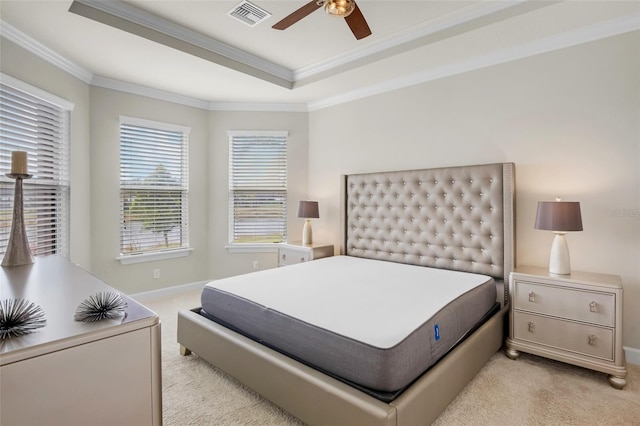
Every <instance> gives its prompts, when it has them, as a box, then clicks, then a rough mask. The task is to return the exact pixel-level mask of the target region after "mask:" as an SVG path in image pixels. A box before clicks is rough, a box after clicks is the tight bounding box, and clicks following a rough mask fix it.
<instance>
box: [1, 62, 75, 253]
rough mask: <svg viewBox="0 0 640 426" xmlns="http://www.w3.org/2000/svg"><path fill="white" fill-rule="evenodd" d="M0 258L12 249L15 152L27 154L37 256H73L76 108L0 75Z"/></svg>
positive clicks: (29, 218) (26, 185)
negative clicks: (72, 121)
mask: <svg viewBox="0 0 640 426" xmlns="http://www.w3.org/2000/svg"><path fill="white" fill-rule="evenodd" d="M1 77H2V83H0V142H1V143H0V146H1V148H0V170H2V173H1V176H0V255H2V256H3V255H4V252H5V251H6V248H7V245H8V244H9V235H10V232H11V221H12V217H13V200H14V188H15V181H14V180H13V179H10V178H8V177H6V176H5V173H7V172H9V170H11V152H12V151H26V152H27V158H28V171H29V174H32V175H33V177H32V178H31V179H25V180H24V181H23V212H24V222H25V227H26V232H27V238H28V239H29V246H30V248H31V253H32V254H33V255H34V256H39V255H48V254H59V255H62V256H65V257H68V256H69V235H70V231H69V205H70V201H69V116H70V112H71V110H72V109H73V104H72V103H70V102H68V101H66V100H64V99H60V98H58V97H56V96H54V95H51V94H49V93H46V92H44V91H42V90H40V89H38V88H35V87H33V86H30V85H28V84H25V83H23V82H21V81H19V80H16V79H14V78H12V77H10V76H6V75H4V74H2V75H1Z"/></svg>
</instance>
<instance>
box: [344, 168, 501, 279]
mask: <svg viewBox="0 0 640 426" xmlns="http://www.w3.org/2000/svg"><path fill="white" fill-rule="evenodd" d="M505 164H506V165H507V166H508V170H509V172H510V173H511V174H512V173H513V170H512V167H513V165H512V164H511V163H504V164H503V163H498V164H488V165H479V166H463V167H450V168H440V169H426V170H410V171H400V172H384V173H369V174H359V175H349V176H347V177H346V179H347V182H346V185H345V186H344V188H345V189H346V194H344V196H345V202H346V206H348V207H349V209H348V210H347V211H346V212H345V213H346V218H345V220H346V224H345V227H344V229H345V230H346V231H345V232H346V235H345V247H344V248H345V250H346V251H345V254H347V255H351V256H359V257H368V258H374V259H379V260H388V261H395V262H401V263H409V264H415V265H422V266H431V267H438V268H445V269H455V270H461V271H467V272H475V273H482V274H486V275H490V276H493V277H496V278H503V277H504V276H505V266H506V267H507V269H509V270H508V271H506V272H507V273H508V272H510V268H512V267H513V265H512V261H510V260H507V262H506V263H507V265H505V259H510V258H512V256H513V254H512V252H513V235H512V234H513V233H512V229H511V228H507V232H506V233H505V222H507V224H508V226H510V227H512V221H513V217H512V216H513V193H510V194H505V193H504V188H505V187H507V188H508V190H510V191H512V190H513V183H512V182H508V185H505V184H504V182H503V179H504V177H503V171H504V167H505ZM507 179H512V175H510V176H507ZM505 200H507V202H505ZM505 209H507V210H505ZM505 211H506V215H507V216H508V217H505ZM505 244H506V245H505Z"/></svg>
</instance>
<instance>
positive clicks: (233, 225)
mask: <svg viewBox="0 0 640 426" xmlns="http://www.w3.org/2000/svg"><path fill="white" fill-rule="evenodd" d="M287 135H288V133H287V132H268V131H263V132H249V131H231V132H229V163H230V164H229V209H230V212H229V218H230V220H229V222H230V223H229V242H230V243H231V244H247V243H277V242H281V241H285V240H286V238H287Z"/></svg>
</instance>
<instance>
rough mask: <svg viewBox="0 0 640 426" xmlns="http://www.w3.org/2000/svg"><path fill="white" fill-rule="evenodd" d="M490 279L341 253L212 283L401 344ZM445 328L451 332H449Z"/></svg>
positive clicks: (330, 326)
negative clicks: (445, 309)
mask: <svg viewBox="0 0 640 426" xmlns="http://www.w3.org/2000/svg"><path fill="white" fill-rule="evenodd" d="M301 272H302V273H303V274H302V275H301ZM487 281H493V279H492V278H491V277H488V276H485V275H479V274H471V273H465V272H457V271H450V270H442V269H434V268H425V267H421V266H414V265H406V264H400V263H394V262H384V261H379V260H370V259H364V258H358V257H351V256H334V257H328V258H324V259H318V260H314V261H313V262H309V263H306V264H297V265H291V266H286V267H284V268H278V269H271V270H265V271H260V272H255V273H250V274H245V275H239V276H235V277H231V278H227V279H223V280H218V281H213V282H210V283H208V284H206V287H209V288H215V289H218V290H222V291H224V292H228V293H232V294H235V295H236V296H239V297H241V298H244V299H247V300H251V301H253V302H255V303H257V304H260V305H262V306H264V307H266V308H268V309H271V310H274V311H277V312H280V313H282V314H284V315H287V316H290V317H293V318H297V319H299V320H301V321H303V322H305V323H308V324H313V325H315V326H317V327H319V328H322V329H324V330H328V331H331V332H333V333H335V334H338V335H341V336H344V337H346V338H349V339H352V340H356V341H359V342H362V343H364V344H367V345H369V346H373V347H376V348H381V349H387V348H391V347H394V346H396V345H398V344H399V343H400V342H402V341H403V340H404V339H406V338H407V336H408V335H409V334H411V333H412V332H414V331H415V330H416V329H417V328H419V327H420V326H421V325H423V324H424V323H425V321H426V320H427V319H429V318H431V317H432V316H434V315H435V314H436V313H437V312H439V311H440V310H442V309H443V308H444V307H445V306H447V305H448V304H449V303H450V302H451V301H453V300H455V299H457V298H459V297H460V296H461V295H463V294H465V293H467V292H469V291H471V290H472V289H474V288H476V287H478V286H479V285H481V284H485V283H486V282H487ZM432 283H437V284H438V285H437V286H436V285H430V284H432ZM203 307H204V304H203ZM209 313H210V314H212V315H215V312H209ZM439 332H440V333H446V329H445V330H439ZM441 337H445V336H441Z"/></svg>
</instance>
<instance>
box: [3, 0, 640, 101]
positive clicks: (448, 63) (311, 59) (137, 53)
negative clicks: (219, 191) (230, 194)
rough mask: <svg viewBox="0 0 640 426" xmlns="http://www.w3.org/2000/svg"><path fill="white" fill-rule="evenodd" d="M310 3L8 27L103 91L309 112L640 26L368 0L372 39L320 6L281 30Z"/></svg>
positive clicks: (576, 7)
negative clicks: (246, 16)
mask: <svg viewBox="0 0 640 426" xmlns="http://www.w3.org/2000/svg"><path fill="white" fill-rule="evenodd" d="M307 1H308V0H288V1H272V0H254V1H253V3H254V4H256V5H258V6H259V7H261V8H263V9H265V10H267V11H268V12H270V13H271V14H272V16H271V17H270V18H269V19H267V20H265V21H263V22H262V23H259V24H257V25H256V26H254V27H251V26H249V25H247V24H245V23H243V22H240V21H239V20H237V19H236V18H233V17H231V16H229V15H228V12H229V11H230V10H231V9H233V8H234V7H235V6H236V5H237V4H239V3H240V0H237V1H221V0H218V1H205V0H195V1H190V0H129V1H117V0H110V1H99V0H76V3H75V4H74V6H73V7H74V8H78V9H82V10H85V12H82V14H83V15H85V16H81V15H80V14H78V13H72V12H70V11H69V9H70V7H71V6H72V3H73V1H72V0H46V1H33V0H20V1H14V0H0V19H1V22H0V24H1V25H0V30H1V34H2V36H4V37H6V38H8V39H10V40H11V41H14V42H17V43H18V44H20V45H22V46H23V47H26V48H28V49H29V50H31V51H33V52H35V53H37V54H39V55H40V56H42V57H44V58H46V59H47V60H50V61H52V62H54V63H56V64H58V65H60V66H61V67H63V68H64V69H66V70H67V71H69V72H71V73H72V74H74V75H76V76H78V77H80V78H82V79H83V80H85V81H87V82H88V83H91V84H95V85H98V86H104V87H113V88H119V89H125V90H129V91H133V92H136V91H137V92H146V93H147V94H151V95H154V96H165V95H166V96H176V97H175V98H176V99H178V98H177V96H181V98H179V100H181V101H184V102H186V103H189V102H191V103H194V102H195V103H203V105H207V106H208V107H209V108H211V109H215V108H216V107H217V106H220V107H224V108H232V105H240V104H252V105H254V106H255V105H257V104H261V105H276V104H277V105H280V106H284V105H288V106H289V108H290V109H300V110H306V109H314V108H321V107H323V106H326V105H331V104H336V103H340V102H344V101H348V100H350V99H356V98H359V97H363V96H367V95H369V94H372V93H379V92H383V91H385V90H389V89H393V88H397V87H403V86H407V85H411V84H415V83H418V82H420V81H427V80H430V79H434V78H442V77H445V76H448V75H452V74H456V73H459V72H464V71H467V70H471V69H475V68H479V67H483V66H489V65H493V64H495V63H500V62H504V61H508V60H514V59H518V58H521V57H526V56H529V55H533V54H539V53H544V52H547V51H551V50H555V49H559V48H562V47H566V46H570V45H575V44H579V43H583V42H588V41H591V40H595V39H598V38H602V37H608V36H611V35H616V34H621V33H625V32H629V31H634V30H638V29H640V1H637V0H619V1H611V0H608V1H577V0H569V1H541V0H533V1H531V0H530V1H462V0H445V1H435V0H425V1H419V0H414V1H374V0H360V1H358V5H359V7H360V9H361V10H362V13H363V14H364V16H365V18H366V19H367V22H368V24H369V26H370V28H371V30H372V32H373V34H372V35H371V36H369V37H367V38H364V39H362V40H356V39H355V37H354V36H353V35H352V34H351V32H350V30H349V28H348V26H347V24H346V22H344V19H342V18H334V17H331V16H327V15H326V14H325V13H324V11H323V10H322V9H319V10H317V11H315V12H313V13H312V14H311V15H309V16H308V17H306V18H304V19H303V20H301V21H300V22H298V23H296V24H294V25H293V26H291V27H290V28H288V29H287V30H285V31H278V30H274V29H272V28H271V26H272V25H273V24H275V23H276V22H277V21H279V20H280V19H282V18H284V17H285V16H286V15H288V14H289V13H291V12H293V11H294V10H296V9H297V8H299V7H300V6H302V5H304V4H305V3H306V2H307ZM74 10H76V9H74ZM88 14H93V15H95V16H97V15H100V16H101V17H100V18H97V20H96V18H95V16H93V19H92V18H90V17H86V15H88ZM98 21H100V22H98ZM103 22H108V24H105V23H103ZM163 94H164V95H163ZM168 94H171V95H168ZM166 96H165V97H166Z"/></svg>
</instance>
